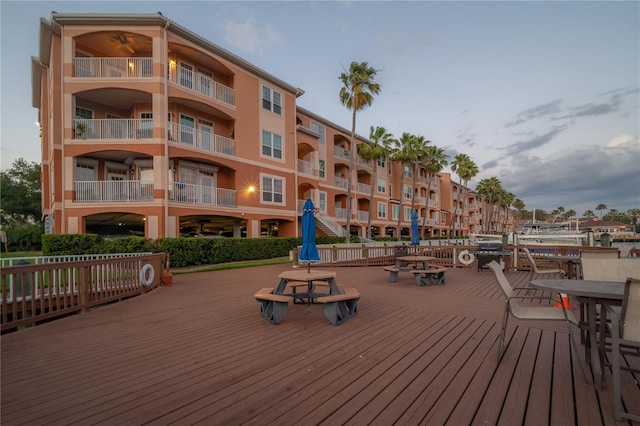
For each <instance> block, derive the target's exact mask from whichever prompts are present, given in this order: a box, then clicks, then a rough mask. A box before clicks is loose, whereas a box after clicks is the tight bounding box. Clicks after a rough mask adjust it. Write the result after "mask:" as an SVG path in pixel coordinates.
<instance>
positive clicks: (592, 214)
mask: <svg viewBox="0 0 640 426" xmlns="http://www.w3.org/2000/svg"><path fill="white" fill-rule="evenodd" d="M582 216H584V217H594V216H595V213H594V212H593V210H586V211H585V212H584V213H582Z"/></svg>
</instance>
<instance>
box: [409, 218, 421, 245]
mask: <svg viewBox="0 0 640 426" xmlns="http://www.w3.org/2000/svg"><path fill="white" fill-rule="evenodd" d="M411 245H412V246H419V245H420V231H419V230H418V212H417V211H416V210H414V211H412V212H411Z"/></svg>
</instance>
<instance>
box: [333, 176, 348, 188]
mask: <svg viewBox="0 0 640 426" xmlns="http://www.w3.org/2000/svg"><path fill="white" fill-rule="evenodd" d="M335 183H336V186H337V187H338V188H343V189H347V188H348V187H349V181H348V180H347V179H345V178H342V177H340V176H336V180H335Z"/></svg>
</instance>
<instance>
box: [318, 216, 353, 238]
mask: <svg viewBox="0 0 640 426" xmlns="http://www.w3.org/2000/svg"><path fill="white" fill-rule="evenodd" d="M316 227H317V228H318V229H319V230H321V231H322V232H324V233H325V234H326V235H331V236H336V237H346V236H347V231H346V230H345V229H344V228H343V227H342V226H340V224H339V223H338V222H337V221H336V220H335V219H334V218H332V217H331V216H327V215H317V216H316Z"/></svg>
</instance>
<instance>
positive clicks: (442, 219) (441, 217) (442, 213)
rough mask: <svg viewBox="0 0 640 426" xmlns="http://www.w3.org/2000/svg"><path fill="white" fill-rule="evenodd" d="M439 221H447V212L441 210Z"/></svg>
mask: <svg viewBox="0 0 640 426" xmlns="http://www.w3.org/2000/svg"><path fill="white" fill-rule="evenodd" d="M439 223H443V224H444V223H447V214H446V213H445V212H440V222H439Z"/></svg>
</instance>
